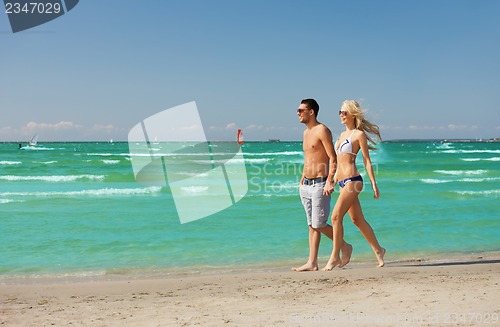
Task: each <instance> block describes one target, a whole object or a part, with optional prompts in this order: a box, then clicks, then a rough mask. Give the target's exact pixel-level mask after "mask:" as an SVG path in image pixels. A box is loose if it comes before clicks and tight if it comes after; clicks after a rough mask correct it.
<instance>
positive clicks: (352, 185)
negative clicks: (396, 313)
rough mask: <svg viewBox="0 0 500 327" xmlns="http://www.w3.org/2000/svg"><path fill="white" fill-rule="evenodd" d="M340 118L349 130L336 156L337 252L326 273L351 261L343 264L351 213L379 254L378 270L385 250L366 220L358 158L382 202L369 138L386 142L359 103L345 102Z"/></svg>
mask: <svg viewBox="0 0 500 327" xmlns="http://www.w3.org/2000/svg"><path fill="white" fill-rule="evenodd" d="M339 115H340V119H341V121H342V124H344V125H345V126H346V130H345V132H343V133H342V134H341V135H340V137H339V139H338V140H337V142H336V143H335V152H336V153H337V172H336V174H335V183H337V182H338V184H339V186H340V195H339V197H338V199H337V202H336V203H335V207H334V208H333V212H332V226H333V251H332V255H331V256H330V260H328V263H327V264H326V266H325V268H323V270H332V269H333V268H335V266H339V267H340V268H342V267H343V266H345V265H346V264H348V263H349V261H347V262H343V261H341V259H340V247H341V246H342V240H343V239H344V226H343V222H342V220H343V219H344V215H345V214H346V212H347V213H349V216H350V217H351V220H352V222H353V223H354V224H355V225H356V226H357V227H358V228H359V230H360V231H361V233H362V234H363V236H364V237H365V239H366V240H367V241H368V243H369V244H370V246H371V247H372V249H373V252H375V256H376V257H377V260H378V266H379V267H383V266H384V254H385V249H384V248H383V247H381V246H380V244H379V243H378V241H377V237H376V236H375V233H374V232H373V229H372V228H371V226H370V224H368V222H367V221H366V220H365V217H364V216H363V211H362V210H361V205H360V203H359V198H358V195H359V193H360V192H361V190H362V189H363V178H362V177H361V175H360V174H359V172H358V170H357V168H356V155H357V153H358V152H359V150H361V154H362V155H363V163H364V165H365V168H366V172H367V174H368V177H369V178H370V182H371V185H372V189H373V193H374V198H375V199H378V198H379V196H380V191H379V190H378V187H377V183H376V181H375V175H374V173H373V167H372V163H371V160H370V153H369V150H376V148H375V147H374V144H375V141H374V140H373V139H372V138H371V137H370V136H369V135H368V134H372V135H374V136H376V137H377V138H378V139H379V140H382V137H381V136H380V131H379V128H378V126H377V125H375V124H372V123H371V122H369V121H367V120H366V119H364V118H363V111H362V110H361V108H360V105H359V104H358V103H357V102H356V101H354V100H346V101H344V102H343V103H342V108H341V110H340V111H339ZM369 143H370V144H369Z"/></svg>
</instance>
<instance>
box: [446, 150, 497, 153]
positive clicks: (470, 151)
mask: <svg viewBox="0 0 500 327" xmlns="http://www.w3.org/2000/svg"><path fill="white" fill-rule="evenodd" d="M439 153H500V150H444V151H439Z"/></svg>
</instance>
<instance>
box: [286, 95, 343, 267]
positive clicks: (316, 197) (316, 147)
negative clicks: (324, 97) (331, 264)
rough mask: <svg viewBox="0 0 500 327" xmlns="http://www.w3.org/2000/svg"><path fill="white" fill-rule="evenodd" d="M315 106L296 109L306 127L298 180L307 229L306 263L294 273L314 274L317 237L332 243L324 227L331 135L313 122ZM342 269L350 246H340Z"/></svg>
mask: <svg viewBox="0 0 500 327" xmlns="http://www.w3.org/2000/svg"><path fill="white" fill-rule="evenodd" d="M318 112H319V105H318V103H317V102H316V100H314V99H304V100H302V101H301V103H300V106H299V108H298V109H297V115H298V116H299V121H300V122H301V123H303V124H305V125H306V127H307V128H306V130H305V131H304V140H303V145H302V147H303V150H304V170H303V172H302V177H301V179H300V198H301V200H302V205H303V206H304V210H305V211H306V217H307V224H308V225H309V259H308V260H307V262H306V263H305V264H304V265H302V266H301V267H297V268H292V270H294V271H316V270H318V249H319V243H320V240H321V233H323V234H325V235H326V236H327V237H328V238H330V239H333V230H332V226H330V225H329V224H328V223H327V220H328V215H329V214H330V197H331V194H332V192H333V186H334V184H333V179H334V175H335V169H336V165H337V156H336V154H335V151H334V150H333V143H332V133H331V132H330V130H329V129H328V127H326V126H325V125H323V124H321V123H320V122H318V120H317V116H318ZM341 249H342V266H345V265H346V264H347V263H349V260H350V259H351V253H352V246H351V245H350V244H348V243H346V242H343V244H342V248H341Z"/></svg>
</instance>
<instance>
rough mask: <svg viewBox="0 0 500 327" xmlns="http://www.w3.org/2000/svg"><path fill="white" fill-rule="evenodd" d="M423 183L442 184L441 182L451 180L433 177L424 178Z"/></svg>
mask: <svg viewBox="0 0 500 327" xmlns="http://www.w3.org/2000/svg"><path fill="white" fill-rule="evenodd" d="M421 181H422V182H423V183H426V184H441V183H449V182H451V181H447V180H443V179H433V178H424V179H421Z"/></svg>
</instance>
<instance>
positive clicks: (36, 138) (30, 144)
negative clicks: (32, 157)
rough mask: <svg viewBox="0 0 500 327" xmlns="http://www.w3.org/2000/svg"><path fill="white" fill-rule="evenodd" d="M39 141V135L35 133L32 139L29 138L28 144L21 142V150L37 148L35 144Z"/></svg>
mask: <svg viewBox="0 0 500 327" xmlns="http://www.w3.org/2000/svg"><path fill="white" fill-rule="evenodd" d="M37 143H38V135H36V134H35V135H33V137H32V138H31V140H29V142H28V145H26V146H23V145H22V144H21V143H19V150H32V149H35V146H36V145H37Z"/></svg>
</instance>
